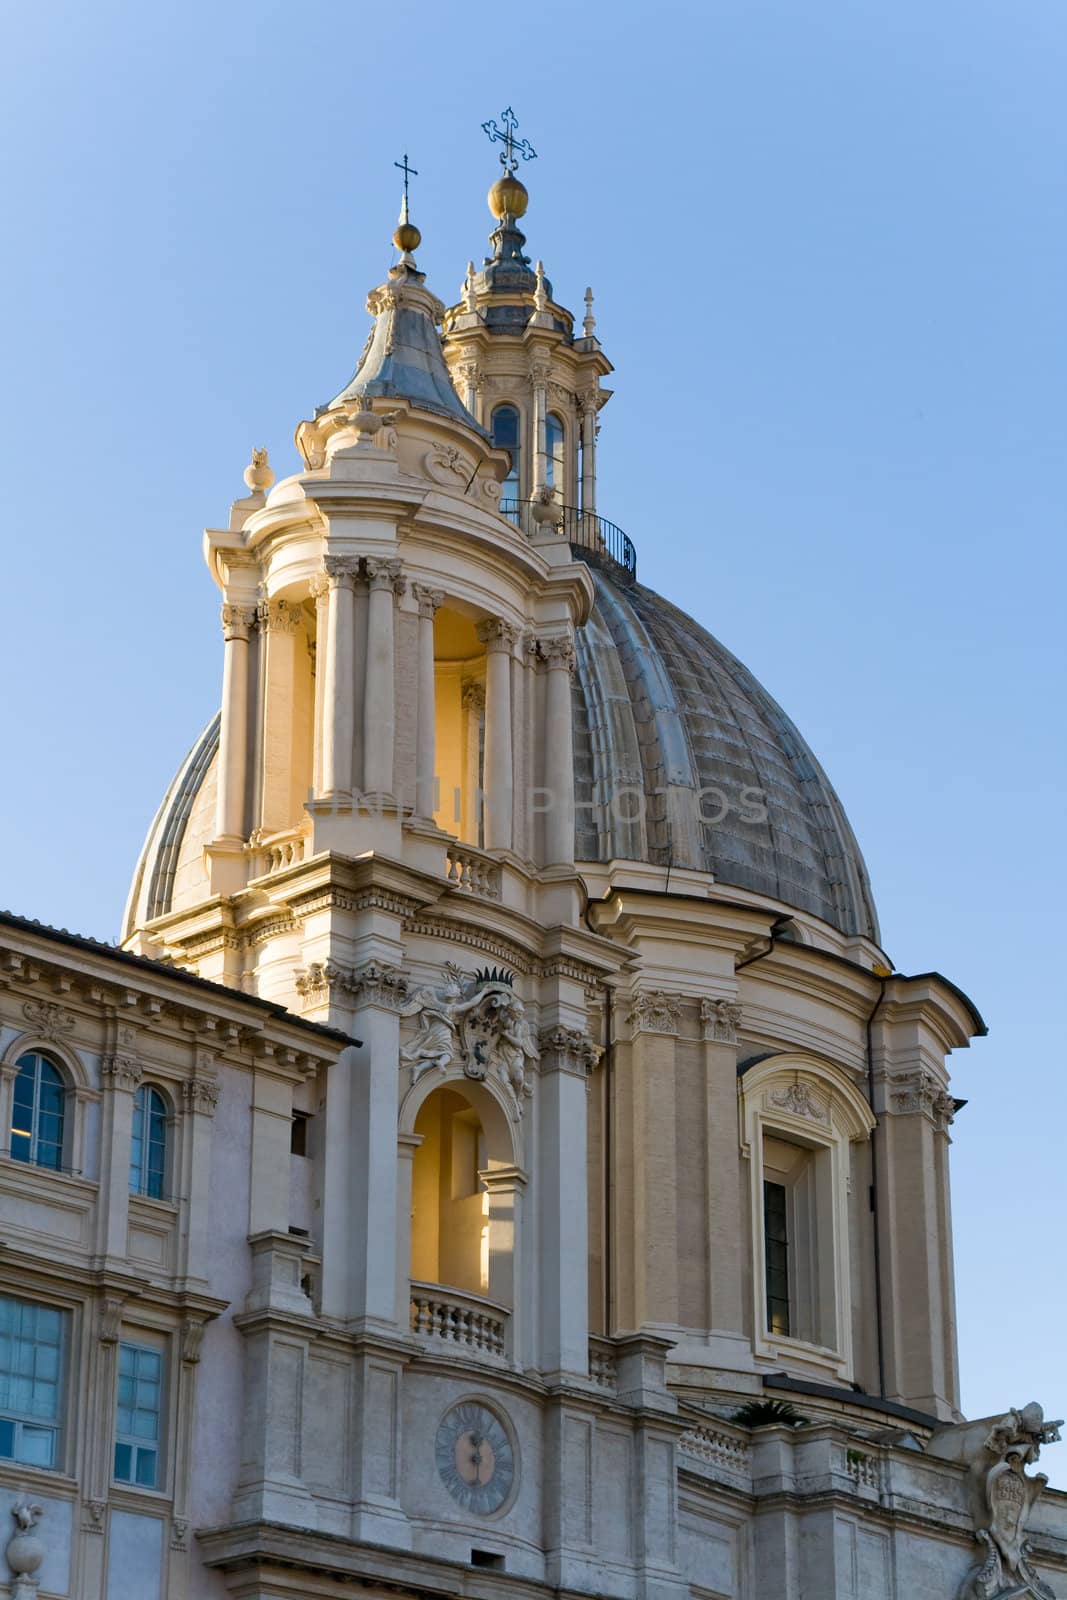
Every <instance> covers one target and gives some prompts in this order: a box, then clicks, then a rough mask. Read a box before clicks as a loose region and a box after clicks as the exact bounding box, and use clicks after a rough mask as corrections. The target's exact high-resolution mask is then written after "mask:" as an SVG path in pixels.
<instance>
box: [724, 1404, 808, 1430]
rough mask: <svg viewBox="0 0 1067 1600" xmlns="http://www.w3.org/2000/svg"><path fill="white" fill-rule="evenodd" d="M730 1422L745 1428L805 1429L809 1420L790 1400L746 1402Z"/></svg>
mask: <svg viewBox="0 0 1067 1600" xmlns="http://www.w3.org/2000/svg"><path fill="white" fill-rule="evenodd" d="M730 1421H731V1422H739V1423H740V1424H741V1426H742V1427H743V1428H782V1427H785V1428H803V1427H806V1426H807V1422H808V1419H807V1417H802V1416H801V1414H800V1412H799V1411H798V1410H797V1408H796V1406H794V1405H790V1403H789V1401H788V1400H746V1401H745V1403H744V1405H743V1406H741V1407H740V1408H739V1409H738V1410H737V1411H735V1412H734V1414H733V1416H732V1417H731V1418H730Z"/></svg>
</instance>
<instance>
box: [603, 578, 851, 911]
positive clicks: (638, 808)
mask: <svg viewBox="0 0 1067 1600" xmlns="http://www.w3.org/2000/svg"><path fill="white" fill-rule="evenodd" d="M620 570H621V569H618V568H615V567H614V564H613V563H612V564H611V565H610V566H609V565H608V564H607V563H604V564H603V565H602V564H601V563H600V562H597V564H596V566H595V567H594V568H593V571H594V580H595V585H596V604H595V607H594V610H593V614H592V616H591V617H590V620H589V621H588V623H587V624H586V625H585V627H584V628H582V629H580V630H579V632H578V636H577V662H578V670H577V674H576V686H575V693H576V696H577V701H578V704H577V707H576V717H575V763H576V780H577V786H576V787H577V801H578V823H577V841H576V842H577V859H578V860H579V861H591V860H610V859H612V858H614V859H617V860H635V859H636V860H641V861H649V862H657V863H660V864H662V865H663V866H665V867H666V866H668V865H670V866H673V867H679V868H680V867H691V868H697V869H699V870H703V871H706V872H710V873H712V874H713V876H714V878H715V880H716V882H718V883H722V884H729V885H731V886H733V887H735V888H739V889H747V890H749V891H751V892H752V893H754V894H758V895H761V896H766V897H768V898H769V899H773V900H777V901H780V902H782V903H783V904H784V905H786V906H789V907H792V908H795V909H796V910H800V911H806V912H809V913H810V914H811V915H813V916H816V917H819V918H821V919H822V920H823V921H824V922H827V923H829V924H830V925H831V926H832V927H834V928H836V929H838V930H839V932H841V933H844V934H847V935H857V934H858V935H862V936H864V937H866V938H870V939H873V940H874V941H875V942H877V940H878V922H877V917H876V915H875V910H874V902H873V899H872V897H871V891H870V883H869V880H868V876H867V869H866V867H865V865H864V862H863V857H862V855H861V854H860V850H859V846H858V844H857V843H856V839H855V836H854V834H853V832H852V829H851V827H850V826H849V823H848V819H847V817H846V816H845V812H844V808H843V807H842V805H841V802H840V800H839V799H838V797H837V795H836V794H835V792H834V790H833V788H832V786H831V784H830V781H829V779H828V778H827V777H826V774H825V773H824V772H823V770H822V768H821V767H820V765H819V763H818V761H817V760H816V759H815V757H814V755H813V754H812V752H811V750H810V749H809V748H808V746H807V744H806V743H805V742H804V740H803V738H802V737H801V735H800V733H799V732H798V730H797V728H796V726H795V725H794V724H793V723H792V722H791V721H790V719H789V717H787V716H786V714H785V712H784V711H783V710H782V708H781V707H780V706H779V705H778V704H777V702H776V701H775V700H773V699H772V698H771V696H770V695H769V694H768V693H767V691H766V689H764V687H763V685H762V684H761V683H759V682H758V681H757V679H756V678H754V677H753V675H752V673H751V672H749V671H748V669H747V668H746V667H744V666H743V665H742V664H741V662H740V661H738V660H737V658H736V656H734V655H732V654H731V653H730V651H729V650H727V649H726V648H725V647H724V646H723V645H721V644H720V643H719V641H718V640H717V639H715V638H713V637H712V635H711V634H710V633H708V632H707V630H706V629H704V628H702V627H701V626H700V624H699V623H698V622H695V621H694V620H693V618H692V617H690V616H687V615H686V613H685V612H684V611H681V610H679V609H678V607H677V606H673V605H671V604H670V602H669V601H667V600H664V599H663V598H662V597H661V596H660V595H658V594H656V593H655V592H654V591H653V590H652V589H648V588H645V587H644V586H643V585H642V584H639V583H636V582H632V581H631V582H621V581H616V578H615V576H614V575H613V571H614V572H619V571H620ZM612 797H614V798H612Z"/></svg>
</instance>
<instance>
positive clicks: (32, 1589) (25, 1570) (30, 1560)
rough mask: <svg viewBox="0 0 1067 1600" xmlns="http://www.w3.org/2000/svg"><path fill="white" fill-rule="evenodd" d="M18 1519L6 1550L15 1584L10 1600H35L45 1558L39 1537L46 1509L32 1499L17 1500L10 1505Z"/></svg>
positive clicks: (13, 1514) (12, 1512) (12, 1513)
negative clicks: (38, 1526)
mask: <svg viewBox="0 0 1067 1600" xmlns="http://www.w3.org/2000/svg"><path fill="white" fill-rule="evenodd" d="M11 1515H12V1516H13V1517H14V1519H15V1532H14V1533H13V1534H12V1536H11V1538H10V1539H9V1541H8V1546H7V1549H6V1551H5V1552H4V1554H5V1557H6V1559H7V1564H8V1567H9V1568H10V1569H11V1576H12V1577H13V1578H14V1580H15V1581H14V1584H13V1586H12V1589H11V1600H34V1596H35V1595H36V1594H37V1574H38V1572H39V1570H40V1566H41V1563H42V1561H43V1560H44V1557H45V1548H44V1545H43V1544H42V1542H41V1540H40V1539H39V1538H38V1536H37V1531H36V1530H37V1524H38V1522H39V1521H40V1520H41V1517H42V1515H43V1512H42V1510H41V1507H40V1506H38V1505H34V1504H32V1503H31V1502H30V1501H29V1500H18V1501H16V1503H15V1504H14V1505H13V1506H12V1507H11Z"/></svg>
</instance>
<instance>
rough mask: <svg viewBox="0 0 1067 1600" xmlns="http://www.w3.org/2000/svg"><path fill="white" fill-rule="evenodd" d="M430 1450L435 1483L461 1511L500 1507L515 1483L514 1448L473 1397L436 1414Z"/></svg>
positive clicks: (496, 1419) (482, 1513)
mask: <svg viewBox="0 0 1067 1600" xmlns="http://www.w3.org/2000/svg"><path fill="white" fill-rule="evenodd" d="M435 1454H436V1457H437V1470H438V1472H439V1473H440V1475H441V1482H442V1483H443V1484H444V1486H445V1488H446V1489H447V1490H448V1492H449V1494H450V1495H451V1496H452V1498H453V1500H457V1501H458V1502H459V1504H460V1505H461V1506H462V1507H463V1509H464V1511H474V1512H476V1513H478V1514H479V1515H480V1516H483V1517H484V1516H490V1515H491V1514H492V1513H493V1512H494V1511H499V1510H500V1507H501V1506H502V1505H503V1504H504V1501H505V1500H506V1499H507V1498H508V1495H509V1494H510V1493H511V1489H512V1485H513V1483H514V1482H515V1450H514V1447H513V1445H512V1443H511V1436H510V1435H509V1433H508V1431H507V1429H506V1428H505V1427H504V1424H503V1423H502V1422H501V1420H500V1418H499V1417H498V1416H497V1415H496V1413H495V1412H493V1411H490V1410H489V1408H488V1406H483V1405H479V1404H478V1402H477V1401H476V1400H464V1401H462V1402H461V1403H460V1404H459V1405H458V1406H453V1407H452V1409H451V1410H450V1411H446V1412H445V1414H444V1416H443V1417H442V1418H441V1421H440V1424H439V1426H438V1429H437V1442H436V1445H435Z"/></svg>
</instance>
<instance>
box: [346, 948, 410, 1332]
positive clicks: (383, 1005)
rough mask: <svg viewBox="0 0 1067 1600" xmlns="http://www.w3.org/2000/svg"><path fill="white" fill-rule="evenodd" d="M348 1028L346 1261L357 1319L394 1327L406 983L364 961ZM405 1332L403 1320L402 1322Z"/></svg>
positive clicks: (355, 985) (356, 973)
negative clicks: (351, 1046)
mask: <svg viewBox="0 0 1067 1600" xmlns="http://www.w3.org/2000/svg"><path fill="white" fill-rule="evenodd" d="M352 989H353V995H354V1000H353V1031H354V1032H355V1034H356V1035H357V1036H358V1037H359V1038H360V1039H362V1041H363V1043H362V1046H361V1047H360V1048H359V1049H358V1050H357V1051H356V1053H355V1057H354V1062H353V1066H354V1071H353V1073H352V1078H351V1100H350V1104H349V1111H350V1116H351V1122H350V1125H349V1136H348V1147H347V1151H346V1152H345V1159H346V1161H347V1163H348V1164H349V1165H350V1167H351V1171H352V1190H351V1196H350V1202H351V1210H350V1212H349V1213H348V1215H347V1216H346V1217H344V1218H343V1219H341V1222H340V1226H341V1227H342V1229H343V1235H344V1239H345V1242H346V1245H347V1248H348V1250H349V1252H350V1256H351V1289H352V1310H351V1313H350V1315H351V1316H352V1317H353V1318H354V1319H355V1320H356V1321H357V1322H367V1323H371V1324H377V1325H378V1326H379V1327H381V1326H383V1325H388V1326H390V1327H392V1326H395V1320H396V1314H397V1299H398V1296H397V1281H396V1271H397V1234H398V1226H397V1196H398V1180H397V1167H398V1161H397V1133H396V1114H397V1066H398V1063H399V1060H400V1018H399V1015H398V1011H399V1008H400V1006H401V1005H402V1004H403V999H404V994H405V993H406V989H405V986H404V984H403V982H402V980H401V978H400V975H399V973H398V972H396V971H395V970H394V969H392V968H387V967H384V966H382V965H379V964H377V963H373V962H368V963H366V964H365V965H364V966H363V967H361V968H357V969H356V970H355V971H354V972H353V974H352ZM402 1326H403V1328H404V1330H405V1331H406V1330H407V1320H406V1317H405V1320H404V1322H403V1324H402Z"/></svg>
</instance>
